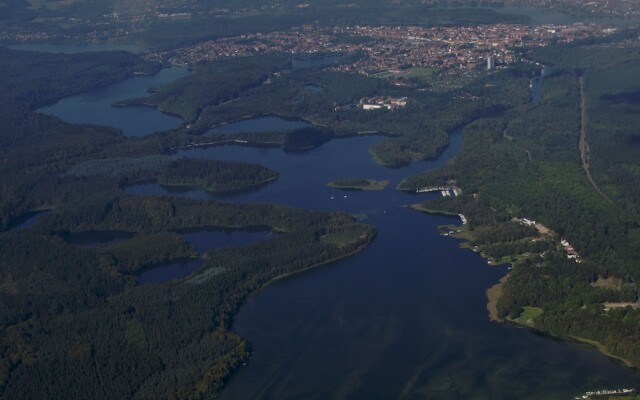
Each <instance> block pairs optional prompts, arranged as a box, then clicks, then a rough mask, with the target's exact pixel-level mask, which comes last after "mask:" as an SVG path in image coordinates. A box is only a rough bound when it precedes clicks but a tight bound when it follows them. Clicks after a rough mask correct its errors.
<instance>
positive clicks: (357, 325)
mask: <svg viewBox="0 0 640 400" xmlns="http://www.w3.org/2000/svg"><path fill="white" fill-rule="evenodd" d="M379 140H383V138H381V137H373V136H364V137H353V138H348V139H340V140H333V141H330V142H328V143H325V144H324V145H322V146H320V147H318V148H316V149H314V150H312V151H310V152H307V153H295V154H292V153H285V152H283V151H281V150H278V149H266V148H260V149H254V148H249V147H237V146H222V147H213V148H208V149H202V148H198V149H192V150H189V151H181V152H180V154H179V156H183V155H184V156H189V157H197V158H215V159H225V160H238V161H251V162H258V163H261V164H263V165H265V166H268V167H271V168H274V169H276V170H278V171H279V172H280V177H279V179H278V180H276V181H275V182H272V183H270V184H269V185H266V186H264V187H261V188H259V189H257V190H253V191H249V192H245V193H236V194H233V195H230V196H226V197H225V199H226V200H233V201H240V202H275V203H279V204H286V205H291V206H299V207H305V208H312V209H320V210H342V211H347V212H351V213H354V214H357V215H360V216H361V217H362V218H363V219H364V221H365V222H367V223H371V224H374V225H375V226H376V227H377V229H378V236H377V237H376V239H375V240H374V242H373V243H372V244H371V245H370V246H368V247H367V248H366V249H365V250H364V251H362V252H361V253H359V254H357V255H355V256H353V257H350V258H347V259H344V260H341V261H339V262H336V263H333V264H331V265H327V266H322V267H319V268H316V269H313V270H310V271H306V272H303V273H300V274H297V275H293V276H289V277H287V278H285V279H280V280H277V281H276V282H273V283H272V284H270V285H269V286H268V287H266V288H264V289H263V290H261V291H259V292H258V293H256V294H255V295H254V296H253V297H252V298H251V299H250V300H249V301H247V303H246V304H245V305H243V307H242V309H241V311H240V312H239V314H238V315H237V316H236V319H235V322H234V325H233V329H234V330H235V331H236V332H237V333H239V334H240V335H241V336H242V337H244V338H246V339H247V340H248V341H249V342H250V343H251V345H252V349H253V351H254V353H253V356H252V358H251V359H250V361H249V362H248V364H247V365H246V366H245V367H243V368H241V369H240V370H239V371H238V372H237V373H236V374H235V375H234V376H233V377H232V379H231V380H230V381H229V382H228V384H227V385H226V387H225V389H224V391H223V393H222V396H221V398H222V399H301V398H303V399H327V398H331V399H398V398H400V399H568V398H572V396H575V395H578V394H582V393H583V392H585V391H587V390H593V389H596V388H617V387H640V376H638V375H637V374H636V373H635V372H634V371H632V370H630V369H628V368H626V367H624V366H622V365H620V364H619V363H617V362H614V361H611V360H609V359H607V358H606V357H604V356H602V355H601V354H599V353H597V352H596V351H594V350H593V349H591V348H587V347H582V346H578V345H575V344H571V343H565V342H560V341H556V340H553V339H549V338H547V337H542V336H539V335H536V334H535V333H534V332H533V331H531V330H529V329H518V328H515V327H511V326H507V325H499V324H496V323H492V322H490V321H489V319H488V316H487V311H486V302H487V299H486V295H485V291H486V289H487V288H488V287H490V286H491V285H493V284H494V283H496V282H497V281H498V280H499V279H500V278H501V277H502V276H503V275H504V274H505V273H506V269H505V268H503V267H488V266H487V264H486V262H485V261H484V260H483V259H481V258H480V257H479V256H478V255H476V254H474V253H472V252H470V251H466V250H461V249H459V247H458V245H459V242H458V241H456V240H455V239H452V238H449V237H442V236H439V235H438V233H437V226H438V225H441V224H447V223H455V222H457V221H458V220H457V219H456V218H445V217H436V216H429V215H426V214H421V213H418V212H416V211H413V210H412V209H410V208H407V207H406V205H408V204H411V203H416V202H420V201H422V200H423V199H425V198H429V197H433V196H437V194H433V193H432V194H426V195H420V196H418V195H412V194H408V193H402V192H398V191H396V190H394V186H395V185H397V183H399V182H400V181H401V179H402V178H404V177H406V176H408V175H411V174H413V173H416V172H418V171H422V170H426V169H429V168H436V167H439V166H442V165H444V164H445V163H446V162H447V160H449V159H450V158H451V157H452V156H453V155H454V154H455V153H456V152H457V151H458V150H459V149H460V146H461V143H462V135H461V133H460V131H457V132H456V133H455V134H454V135H453V136H452V140H451V146H450V147H449V148H448V149H447V150H446V152H445V154H443V155H442V157H441V158H440V159H438V160H436V161H430V162H419V163H414V164H412V165H411V166H409V167H407V168H400V169H388V168H383V167H380V166H379V165H377V164H376V163H375V162H373V161H372V159H371V157H370V156H369V154H368V148H369V146H370V145H371V144H373V143H375V142H376V141H379ZM347 178H370V179H376V180H381V179H389V180H391V181H392V183H391V185H389V186H388V187H387V189H385V190H383V191H378V192H367V191H361V192H348V193H345V192H344V191H340V190H337V189H333V188H329V187H327V186H326V183H327V182H329V181H333V180H337V179H347ZM127 191H128V192H129V193H135V194H140V195H144V194H167V195H176V196H189V197H194V198H212V197H214V196H213V195H211V194H209V193H206V192H200V191H192V192H186V193H185V192H181V193H171V192H167V191H166V190H164V189H162V188H161V187H159V186H158V185H144V186H135V187H132V188H129V189H128V190H127ZM217 197H220V196H217ZM234 235H235V234H234ZM199 262H200V261H199V260H190V261H189V262H188V263H186V264H180V265H179V267H178V269H177V271H178V275H177V276H176V277H183V276H185V274H188V273H191V272H190V271H192V270H193V269H195V268H197V267H198V266H199V264H197V263H199ZM190 263H193V264H190ZM173 271H176V269H174V270H173ZM169 273H173V272H167V274H169ZM144 279H147V278H144ZM162 279H165V278H162ZM141 281H143V279H142V277H141ZM150 281H151V280H146V281H144V282H150Z"/></svg>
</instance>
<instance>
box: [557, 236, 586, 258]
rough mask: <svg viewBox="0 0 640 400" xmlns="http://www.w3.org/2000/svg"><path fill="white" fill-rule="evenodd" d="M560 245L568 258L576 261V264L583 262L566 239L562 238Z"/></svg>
mask: <svg viewBox="0 0 640 400" xmlns="http://www.w3.org/2000/svg"><path fill="white" fill-rule="evenodd" d="M560 244H561V245H562V248H563V249H564V252H565V254H566V255H567V258H569V259H571V260H575V262H577V263H579V262H581V261H582V260H581V259H580V256H579V255H578V253H577V252H576V250H575V249H574V248H573V246H571V245H570V244H569V242H567V240H566V239H565V238H562V240H560Z"/></svg>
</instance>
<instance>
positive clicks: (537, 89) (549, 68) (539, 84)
mask: <svg viewBox="0 0 640 400" xmlns="http://www.w3.org/2000/svg"><path fill="white" fill-rule="evenodd" d="M553 70H554V67H553V65H544V66H543V67H542V72H541V74H540V75H539V76H536V77H535V78H533V79H532V80H531V101H532V102H534V103H537V102H539V101H540V100H542V93H543V88H544V78H545V77H547V76H549V74H551V73H552V72H553Z"/></svg>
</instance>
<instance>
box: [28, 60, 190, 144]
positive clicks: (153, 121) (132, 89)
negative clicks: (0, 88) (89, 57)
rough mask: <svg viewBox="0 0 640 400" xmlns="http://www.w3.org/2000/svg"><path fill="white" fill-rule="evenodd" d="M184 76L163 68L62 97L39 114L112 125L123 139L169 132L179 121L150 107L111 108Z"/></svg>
mask: <svg viewBox="0 0 640 400" xmlns="http://www.w3.org/2000/svg"><path fill="white" fill-rule="evenodd" d="M187 74H188V72H187V70H186V69H181V68H175V67H174V68H166V69H163V70H161V71H160V72H158V73H157V74H155V75H153V76H136V77H132V78H129V79H127V80H125V81H122V82H119V83H116V84H113V85H110V86H107V87H104V88H99V89H96V90H92V91H90V92H87V93H83V94H80V95H77V96H70V97H65V98H63V99H61V100H60V101H58V102H57V103H55V104H54V105H52V106H49V107H44V108H41V109H40V110H38V111H40V112H42V113H45V114H50V115H55V116H56V117H59V118H61V119H63V120H65V121H67V122H71V123H77V124H93V125H108V126H113V127H115V128H119V129H121V130H122V131H123V133H124V134H125V135H126V136H143V135H147V134H149V133H153V132H158V131H163V130H167V129H172V128H176V127H178V126H180V125H181V124H182V122H183V121H182V119H180V118H178V117H175V116H172V115H167V114H163V113H161V112H160V111H158V110H156V109H155V108H152V107H144V106H133V107H111V105H112V104H114V103H116V102H119V101H122V100H127V99H132V98H136V97H146V96H148V95H149V93H148V92H147V90H148V89H149V88H154V87H159V86H162V85H166V84H168V83H170V82H173V81H174V80H176V79H178V78H180V77H183V76H185V75H187Z"/></svg>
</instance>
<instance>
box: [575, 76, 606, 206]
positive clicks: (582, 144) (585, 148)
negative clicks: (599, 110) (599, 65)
mask: <svg viewBox="0 0 640 400" xmlns="http://www.w3.org/2000/svg"><path fill="white" fill-rule="evenodd" d="M578 81H579V83H580V140H579V141H578V148H579V149H580V159H581V160H582V169H584V172H585V173H586V174H587V179H589V182H591V185H592V186H593V188H594V189H595V190H596V191H597V192H598V193H600V195H601V196H602V197H604V198H605V199H607V200H608V201H611V199H610V198H609V197H607V195H606V194H604V193H603V192H602V190H600V188H599V187H598V185H597V184H596V182H595V181H594V180H593V178H592V177H591V172H589V143H587V126H586V125H587V107H586V96H585V93H584V77H582V76H581V77H580V79H579V80H578Z"/></svg>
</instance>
